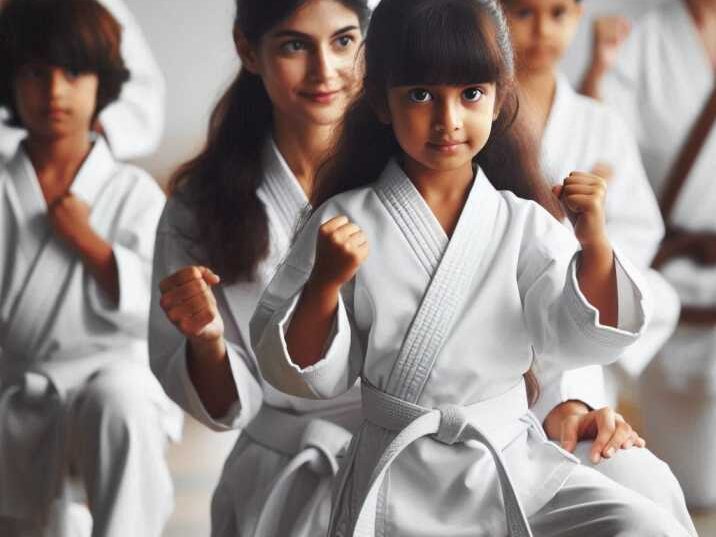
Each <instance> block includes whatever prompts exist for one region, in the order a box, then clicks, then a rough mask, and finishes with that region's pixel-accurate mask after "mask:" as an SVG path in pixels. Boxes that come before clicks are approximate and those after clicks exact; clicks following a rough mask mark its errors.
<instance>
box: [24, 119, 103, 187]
mask: <svg viewBox="0 0 716 537" xmlns="http://www.w3.org/2000/svg"><path fill="white" fill-rule="evenodd" d="M24 144H25V149H26V151H27V154H28V156H29V158H30V161H31V162H32V165H33V167H34V168H35V173H37V176H38V178H39V179H40V181H41V182H48V181H49V182H53V183H62V184H64V185H67V186H68V187H69V185H70V184H71V183H72V180H73V179H74V178H75V176H76V175H77V171H78V170H79V168H80V166H81V165H82V162H83V161H84V160H85V158H87V155H88V154H89V151H90V149H91V146H92V144H91V142H90V135H89V132H83V133H81V134H78V135H72V136H63V137H61V138H45V137H41V136H34V135H32V134H30V136H28V138H27V140H25V142H24Z"/></svg>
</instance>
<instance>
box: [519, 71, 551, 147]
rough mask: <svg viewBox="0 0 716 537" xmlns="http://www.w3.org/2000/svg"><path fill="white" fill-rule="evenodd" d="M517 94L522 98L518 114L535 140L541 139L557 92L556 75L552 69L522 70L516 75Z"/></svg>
mask: <svg viewBox="0 0 716 537" xmlns="http://www.w3.org/2000/svg"><path fill="white" fill-rule="evenodd" d="M517 81H518V84H519V94H520V97H521V98H522V101H523V102H522V104H523V105H524V106H521V107H520V111H521V112H520V114H521V115H523V117H525V114H526V117H525V119H526V120H527V124H528V125H529V126H530V128H531V129H532V130H533V133H534V134H535V136H536V137H537V139H538V140H539V139H541V138H542V134H543V133H544V129H545V127H546V125H547V120H548V119H549V115H550V113H551V112H552V104H553V103H554V95H555V93H556V91H557V73H556V70H555V69H553V68H550V69H543V70H540V71H527V70H522V71H518V73H517Z"/></svg>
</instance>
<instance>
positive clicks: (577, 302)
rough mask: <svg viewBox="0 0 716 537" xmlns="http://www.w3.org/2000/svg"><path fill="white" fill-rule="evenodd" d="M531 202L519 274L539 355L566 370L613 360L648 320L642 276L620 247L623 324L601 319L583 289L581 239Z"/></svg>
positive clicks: (525, 310) (527, 320)
mask: <svg viewBox="0 0 716 537" xmlns="http://www.w3.org/2000/svg"><path fill="white" fill-rule="evenodd" d="M531 205H532V208H533V211H532V213H531V214H530V215H529V217H528V218H527V220H526V222H525V227H524V231H523V233H524V234H523V243H522V251H521V253H520V259H519V262H518V278H517V279H518V287H519V290H520V296H521V298H522V305H523V315H524V320H525V325H526V327H527V330H528V331H529V333H530V336H531V338H532V341H533V347H534V352H535V354H536V355H537V356H538V357H539V358H540V359H541V360H543V361H545V362H549V361H552V362H555V363H557V364H559V366H560V367H562V368H563V369H574V368H578V367H582V366H587V365H592V364H602V365H605V364H608V363H611V362H614V361H615V360H617V359H618V358H619V356H620V355H621V353H622V351H623V350H624V349H625V348H626V347H628V346H629V345H630V344H632V343H634V342H635V341H636V340H637V339H638V337H639V336H640V335H641V332H642V331H643V330H644V327H645V325H646V311H648V308H647V306H646V285H645V284H644V283H643V281H642V278H641V275H640V274H639V272H638V271H637V270H636V269H635V268H634V267H632V266H631V264H630V263H629V262H628V261H627V260H626V259H625V258H624V257H623V256H622V255H620V254H619V252H618V249H617V248H615V249H614V256H615V266H616V278H617V293H618V309H619V318H618V323H617V325H618V326H617V327H616V328H614V327H610V326H605V325H603V324H601V323H600V322H599V312H598V310H597V309H596V308H595V307H594V306H593V305H592V304H590V303H589V301H588V300H587V298H586V297H585V296H584V294H583V293H582V290H581V289H580V288H579V282H578V279H577V265H578V262H579V258H580V255H579V251H578V250H577V248H578V243H577V241H576V239H575V238H574V236H573V235H572V234H571V232H569V231H568V230H567V229H566V228H565V227H564V226H563V225H562V224H561V223H559V222H558V221H557V220H556V219H554V218H553V217H552V216H550V215H549V214H548V213H547V212H546V211H544V209H542V208H541V207H539V206H538V205H537V204H534V203H532V204H531Z"/></svg>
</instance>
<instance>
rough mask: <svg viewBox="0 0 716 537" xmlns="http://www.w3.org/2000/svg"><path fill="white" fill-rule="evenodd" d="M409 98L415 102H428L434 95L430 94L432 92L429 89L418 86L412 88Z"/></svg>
mask: <svg viewBox="0 0 716 537" xmlns="http://www.w3.org/2000/svg"><path fill="white" fill-rule="evenodd" d="M408 98H409V99H410V100H411V101H413V102H414V103H426V102H428V101H431V100H432V98H433V96H432V95H430V92H429V91H428V90H424V89H421V88H418V89H414V90H411V91H410V93H409V94H408Z"/></svg>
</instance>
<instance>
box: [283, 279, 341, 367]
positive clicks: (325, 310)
mask: <svg viewBox="0 0 716 537" xmlns="http://www.w3.org/2000/svg"><path fill="white" fill-rule="evenodd" d="M339 291H340V287H335V286H332V285H331V286H326V285H322V284H320V283H315V282H314V281H312V280H311V279H309V280H308V283H307V284H306V286H305V287H304V289H303V293H302V294H301V298H300V299H299V301H298V304H297V305H296V310H295V311H294V313H293V316H292V318H291V322H290V324H289V326H288V328H287V330H286V345H287V347H288V353H289V355H290V356H291V360H292V361H293V362H294V363H295V364H296V365H298V366H299V367H301V368H306V367H309V366H311V365H314V364H315V363H316V362H317V361H318V360H320V358H321V355H322V353H323V349H324V348H325V346H326V341H327V339H328V336H329V335H330V332H331V328H332V327H333V322H334V319H335V315H336V311H337V309H338V293H339Z"/></svg>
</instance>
